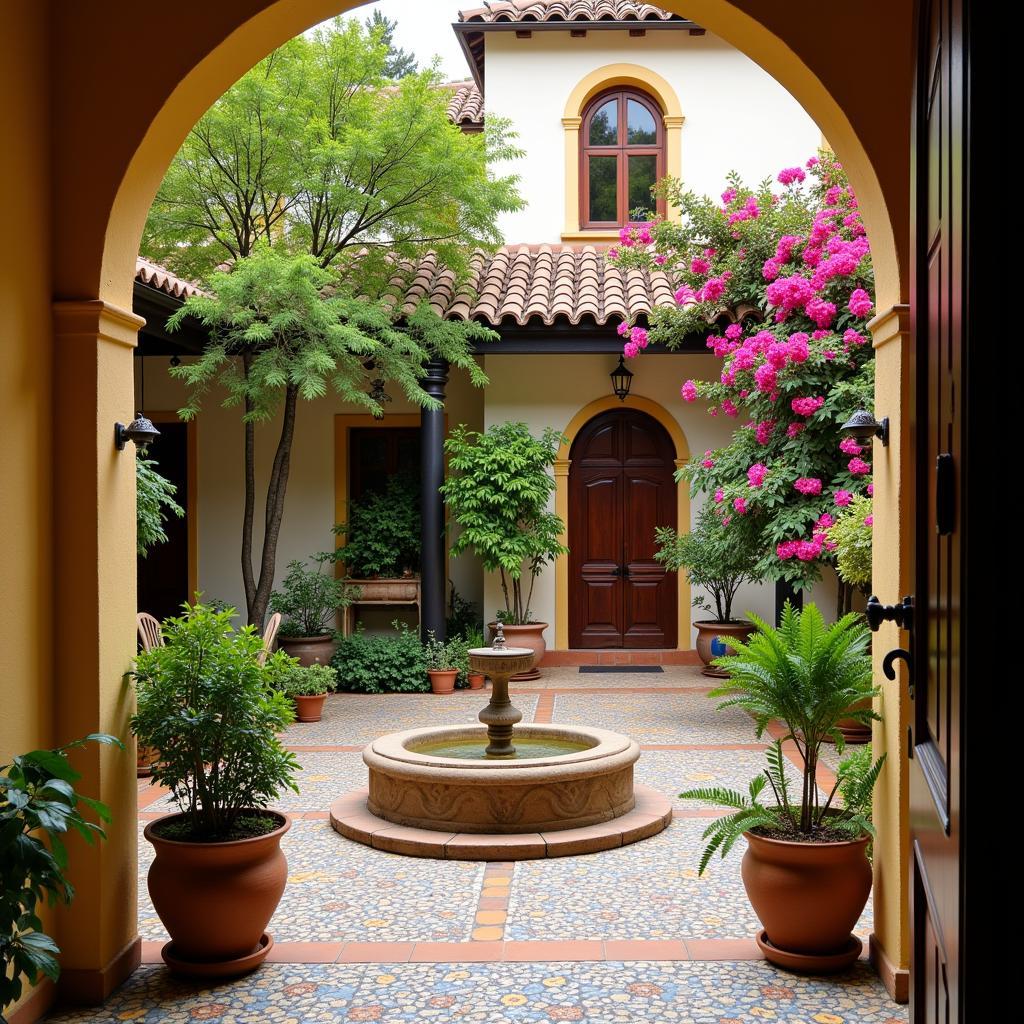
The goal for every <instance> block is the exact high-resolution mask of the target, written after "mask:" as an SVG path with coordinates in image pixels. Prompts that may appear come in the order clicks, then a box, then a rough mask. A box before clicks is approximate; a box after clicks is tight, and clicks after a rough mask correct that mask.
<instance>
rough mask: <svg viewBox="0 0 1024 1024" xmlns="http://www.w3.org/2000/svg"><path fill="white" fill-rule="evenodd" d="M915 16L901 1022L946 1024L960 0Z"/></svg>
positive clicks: (957, 661) (954, 932)
mask: <svg viewBox="0 0 1024 1024" xmlns="http://www.w3.org/2000/svg"><path fill="white" fill-rule="evenodd" d="M919 16H920V22H919V25H918V52H917V71H916V81H915V87H916V92H915V104H914V114H915V122H914V142H913V147H914V148H913V153H914V169H913V188H914V194H913V199H912V203H913V205H912V209H913V217H914V224H913V238H914V264H913V267H912V285H911V287H912V289H913V291H912V295H911V311H912V313H911V315H912V324H911V334H912V339H913V340H912V345H913V361H914V365H915V374H914V379H913V384H914V388H915V394H914V400H913V403H912V408H913V413H914V424H913V431H914V438H913V440H914V450H915V453H916V457H917V464H916V466H915V472H916V485H915V486H916V498H917V501H916V513H915V516H916V522H915V529H916V537H917V540H916V562H917V564H916V572H917V595H918V598H917V605H918V608H917V619H918V621H917V622H916V623H915V644H914V648H915V649H914V665H913V669H912V672H911V678H912V681H913V688H912V695H913V705H912V707H913V711H912V722H913V727H912V734H911V738H910V744H909V753H910V756H911V759H912V760H911V764H910V830H911V837H910V838H911V864H910V871H911V880H910V881H911V884H910V899H911V919H912V929H913V932H912V935H913V942H912V966H913V975H912V984H911V1020H912V1021H913V1022H914V1024H959V1022H962V1021H963V1020H964V1016H963V1013H962V999H963V992H962V991H961V980H962V979H961V971H962V966H963V948H962V944H961V934H962V927H963V887H964V868H965V860H964V857H963V848H962V829H961V809H962V806H963V805H962V780H963V777H964V751H963V749H962V746H961V730H962V724H963V698H964V692H963V684H964V681H965V680H964V664H965V663H964V661H963V659H962V655H963V653H964V651H963V649H962V648H961V642H960V641H961V637H962V633H963V620H962V615H963V612H964V606H963V601H962V594H963V584H964V579H963V577H962V566H963V564H964V556H965V553H966V545H965V537H964V533H963V531H964V526H965V520H964V514H963V513H964V501H963V495H964V490H965V488H964V486H963V485H964V481H965V479H966V477H965V472H966V462H965V455H966V452H965V450H964V447H963V438H964V435H965V423H966V421H965V418H964V416H965V410H964V406H965V400H966V386H965V385H966V369H967V362H966V353H967V337H966V335H967V318H966V315H965V314H966V309H965V304H964V298H965V288H966V284H967V278H966V269H967V268H966V265H965V256H966V252H967V250H966V243H967V231H966V223H965V219H964V218H965V213H966V209H965V204H964V190H965V187H966V183H967V179H966V166H965V164H966V155H967V152H968V147H967V146H966V145H965V143H966V142H967V124H966V119H965V114H966V110H965V99H966V78H965V70H964V57H965V54H964V31H963V22H962V18H963V9H962V0H925V2H923V3H921V4H920V11H919Z"/></svg>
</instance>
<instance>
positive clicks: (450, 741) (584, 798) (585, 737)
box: [331, 725, 672, 860]
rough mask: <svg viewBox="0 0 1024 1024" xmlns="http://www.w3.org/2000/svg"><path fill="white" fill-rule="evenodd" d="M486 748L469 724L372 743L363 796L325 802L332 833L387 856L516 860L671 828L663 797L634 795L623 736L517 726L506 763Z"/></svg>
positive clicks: (629, 748)
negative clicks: (514, 749)
mask: <svg viewBox="0 0 1024 1024" xmlns="http://www.w3.org/2000/svg"><path fill="white" fill-rule="evenodd" d="M486 743H487V735H486V730H484V729H483V728H482V727H481V726H476V725H467V726H455V727H448V728H440V729H437V728H431V729H411V730H408V731H406V732H399V733H392V734H390V735H388V736H382V737H380V738H379V739H377V740H375V741H374V742H373V743H371V744H370V745H369V746H368V747H367V748H366V749H365V750H364V751H363V760H364V762H365V763H366V765H367V768H368V769H369V781H370V785H369V790H368V791H365V790H364V791H359V792H357V793H351V794H348V795H347V796H344V797H342V798H340V799H339V800H337V801H335V803H334V805H333V806H332V808H331V823H332V825H333V826H334V828H335V829H336V830H337V831H338V832H340V833H341V834H342V835H345V836H348V837H349V838H351V839H356V840H358V841H360V842H363V843H366V844H367V845H370V846H374V847H376V848H378V849H384V850H390V851H391V852H394V853H406V854H411V855H415V856H425V857H445V858H454V859H472V860H517V859H529V858H535V857H550V856H567V855H570V854H576V853H590V852H593V851H595V850H602V849H609V848H611V847H614V846H621V845H624V844H626V843H631V842H635V841H637V840H638V839H643V838H646V837H647V836H650V835H654V834H655V833H657V832H660V831H661V830H662V829H663V828H665V826H666V825H667V824H668V823H669V821H670V820H671V818H672V809H671V804H670V803H669V801H668V800H667V799H666V798H665V797H663V796H661V795H660V794H658V793H655V792H654V791H652V790H648V789H647V788H646V787H636V791H635V792H634V785H633V765H634V764H635V763H636V761H637V759H638V758H639V756H640V748H639V746H638V745H637V744H636V742H635V741H633V740H631V739H629V738H628V737H626V736H621V735H619V734H618V733H614V732H608V731H606V730H604V729H592V728H585V727H579V726H571V727H567V726H557V725H527V726H521V727H519V728H518V729H517V730H516V733H515V737H514V743H515V744H516V746H517V754H518V756H517V757H515V758H512V759H510V758H485V757H484V754H483V750H484V747H485V746H486ZM474 747H475V748H476V749H477V751H478V756H472V755H473V749H474ZM437 751H442V752H444V754H446V755H448V756H440V755H439V754H438V753H437ZM534 754H536V756H531V755H534ZM467 755H468V756H467Z"/></svg>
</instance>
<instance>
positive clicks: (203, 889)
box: [144, 811, 292, 976]
mask: <svg viewBox="0 0 1024 1024" xmlns="http://www.w3.org/2000/svg"><path fill="white" fill-rule="evenodd" d="M259 813H260V814H266V815H269V816H270V817H273V818H276V819H278V820H279V821H280V822H281V825H280V827H279V828H277V829H275V830H274V831H273V832H270V833H269V834H267V835H265V836H257V837H255V838H253V839H240V840H236V841H234V842H227V843H185V842H179V841H176V840H172V839H162V838H161V837H160V836H159V835H157V834H156V832H155V829H156V826H158V825H159V824H160V823H161V822H167V821H173V820H175V819H181V818H183V817H184V815H181V814H171V815H167V816H166V817H163V818H159V819H157V820H156V821H153V822H150V824H149V825H147V826H146V831H145V833H144V834H145V836H146V838H147V839H148V840H149V841H150V843H152V844H153V848H154V850H155V851H156V859H155V860H154V861H153V864H152V866H151V867H150V869H149V895H150V896H151V897H152V900H153V906H154V907H155V908H156V912H157V914H159V916H160V920H161V921H162V922H163V924H164V927H165V928H166V929H167V931H168V932H169V933H170V936H171V941H170V943H168V945H167V946H165V947H164V951H163V956H164V960H165V961H166V962H167V963H168V965H169V966H171V967H172V969H174V970H177V971H179V972H185V973H191V971H190V969H189V967H188V965H189V964H190V963H195V965H196V971H195V973H197V974H199V975H202V976H208V975H209V974H210V973H211V968H212V969H213V973H219V972H218V971H217V969H216V968H217V965H229V964H230V962H231V961H243V962H244V966H241V970H242V971H244V970H252V969H253V968H255V967H258V966H259V964H260V963H262V961H263V958H264V957H265V956H266V954H267V952H269V950H270V943H269V942H268V941H266V939H265V937H264V933H265V931H266V927H267V924H268V923H269V921H270V919H271V917H273V915H274V911H275V910H276V909H277V904H278V902H279V901H280V899H281V894H282V893H283V892H284V887H285V882H286V881H287V878H288V863H287V861H286V860H285V857H284V854H283V853H282V852H281V837H282V836H283V835H284V834H285V832H287V831H288V829H290V828H291V825H292V823H291V819H290V818H289V817H288V815H286V814H281V813H280V812H279V811H260V812H259ZM260 953H262V956H261V955H259V954H260ZM172 961H173V963H172ZM224 973H228V971H225V972H224Z"/></svg>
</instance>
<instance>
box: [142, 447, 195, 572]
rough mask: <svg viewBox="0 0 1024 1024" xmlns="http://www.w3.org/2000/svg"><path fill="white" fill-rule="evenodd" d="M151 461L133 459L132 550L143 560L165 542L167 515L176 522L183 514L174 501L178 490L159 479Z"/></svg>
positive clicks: (161, 477) (152, 460) (154, 464)
mask: <svg viewBox="0 0 1024 1024" xmlns="http://www.w3.org/2000/svg"><path fill="white" fill-rule="evenodd" d="M156 466H157V464H156V461H155V460H154V459H147V458H144V457H143V456H142V455H139V456H137V457H136V459H135V522H136V530H135V546H136V550H137V551H138V553H139V554H140V555H142V557H143V558H145V557H146V552H147V551H148V550H149V549H150V548H151V547H154V546H155V545H157V544H164V543H166V541H167V531H166V530H165V529H164V523H165V522H166V521H167V516H168V515H175V516H177V517H178V518H179V519H180V518H181V517H182V516H183V515H184V514H185V510H184V509H183V508H182V507H181V506H180V505H179V504H178V503H177V502H176V501H175V500H174V495H175V493H176V491H177V487H175V486H174V484H172V483H171V481H170V480H168V479H167V477H165V476H163V475H161V473H160V472H159V471H158V470H157V468H156Z"/></svg>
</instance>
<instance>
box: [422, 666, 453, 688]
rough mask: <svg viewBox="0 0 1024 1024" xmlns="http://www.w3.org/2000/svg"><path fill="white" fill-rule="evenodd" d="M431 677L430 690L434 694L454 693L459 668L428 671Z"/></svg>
mask: <svg viewBox="0 0 1024 1024" xmlns="http://www.w3.org/2000/svg"><path fill="white" fill-rule="evenodd" d="M427 675H428V676H430V690H431V692H432V693H454V692H455V680H456V679H457V678H458V676H459V670H458V669H457V668H444V669H436V668H431V669H427Z"/></svg>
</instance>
